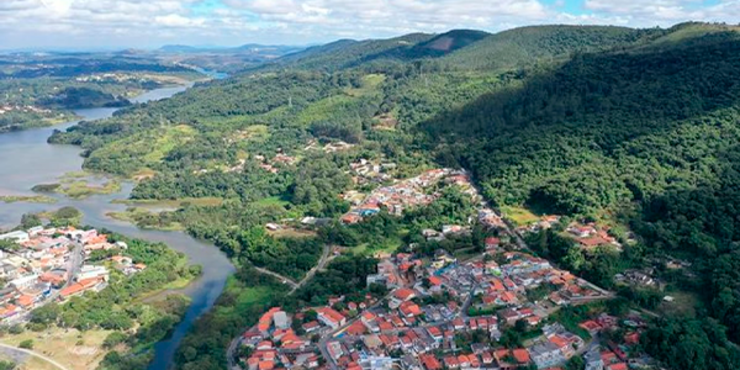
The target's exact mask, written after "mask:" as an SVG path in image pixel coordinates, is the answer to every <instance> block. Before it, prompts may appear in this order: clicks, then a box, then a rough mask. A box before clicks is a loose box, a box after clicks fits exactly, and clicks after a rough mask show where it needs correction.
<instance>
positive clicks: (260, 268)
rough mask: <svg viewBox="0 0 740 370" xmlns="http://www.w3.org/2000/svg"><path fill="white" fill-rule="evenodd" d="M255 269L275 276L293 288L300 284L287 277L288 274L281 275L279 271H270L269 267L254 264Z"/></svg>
mask: <svg viewBox="0 0 740 370" xmlns="http://www.w3.org/2000/svg"><path fill="white" fill-rule="evenodd" d="M254 269H255V270H257V271H259V272H261V273H263V274H265V275H270V276H273V277H275V278H276V279H278V280H280V281H281V282H282V283H283V284H288V285H290V286H291V287H293V288H295V287H297V286H298V283H296V282H295V281H294V280H293V279H291V278H289V277H286V276H283V275H280V274H278V273H277V272H274V271H270V270H268V269H265V268H262V267H257V266H254Z"/></svg>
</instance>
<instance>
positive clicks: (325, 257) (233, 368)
mask: <svg viewBox="0 0 740 370" xmlns="http://www.w3.org/2000/svg"><path fill="white" fill-rule="evenodd" d="M329 252H331V247H329V245H324V247H323V249H322V251H321V258H320V259H319V263H317V264H316V266H314V267H313V268H312V269H311V270H309V271H308V272H307V273H306V276H305V277H303V279H301V281H299V282H295V280H293V279H291V278H289V277H287V276H283V275H280V274H278V273H277V272H274V271H270V270H268V269H265V268H262V267H256V266H255V267H254V269H255V270H257V271H259V272H261V273H263V274H266V275H270V276H272V277H275V278H277V279H278V280H280V281H281V282H282V283H283V284H287V285H290V286H291V287H292V288H291V290H290V292H288V295H291V294H293V293H295V291H296V290H298V289H299V288H300V287H302V286H303V285H304V284H305V283H306V282H308V281H309V280H311V279H312V278H313V276H314V275H316V271H319V270H323V269H324V267H326V264H327V263H329V261H331V258H329ZM244 330H247V329H244ZM240 340H241V335H240V336H238V337H236V338H234V339H232V340H231V343H229V347H228V348H227V349H226V361H227V364H228V367H227V369H229V370H241V367H240V366H239V365H237V364H236V363H235V362H234V351H236V348H237V347H238V346H239V342H240Z"/></svg>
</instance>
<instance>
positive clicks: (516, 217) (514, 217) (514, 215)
mask: <svg viewBox="0 0 740 370" xmlns="http://www.w3.org/2000/svg"><path fill="white" fill-rule="evenodd" d="M501 212H502V213H503V215H504V217H506V218H507V219H509V220H511V221H513V222H514V223H515V224H516V226H525V225H529V224H531V223H533V222H537V221H539V219H540V218H539V217H538V216H537V215H535V214H534V213H532V211H530V210H528V209H525V208H521V207H511V206H504V207H501Z"/></svg>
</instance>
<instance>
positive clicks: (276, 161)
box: [242, 149, 298, 173]
mask: <svg viewBox="0 0 740 370" xmlns="http://www.w3.org/2000/svg"><path fill="white" fill-rule="evenodd" d="M254 159H255V160H256V161H257V162H259V166H260V168H261V169H263V170H265V171H267V172H270V173H278V172H280V169H279V168H278V167H279V166H280V165H288V166H292V165H294V164H296V163H297V162H298V158H296V157H291V156H289V155H286V154H284V153H283V151H282V150H281V149H278V152H277V154H275V156H274V157H272V158H271V159H267V158H266V157H265V156H263V155H255V156H254ZM242 167H243V165H242Z"/></svg>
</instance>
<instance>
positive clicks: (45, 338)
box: [0, 328, 111, 370]
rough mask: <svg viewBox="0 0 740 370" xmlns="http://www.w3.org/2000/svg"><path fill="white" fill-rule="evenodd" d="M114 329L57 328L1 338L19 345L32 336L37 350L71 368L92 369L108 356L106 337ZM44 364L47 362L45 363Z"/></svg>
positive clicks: (35, 369) (31, 363) (36, 369)
mask: <svg viewBox="0 0 740 370" xmlns="http://www.w3.org/2000/svg"><path fill="white" fill-rule="evenodd" d="M110 333H111V331H108V330H88V331H85V332H80V331H78V330H76V329H60V328H53V329H48V330H45V331H42V332H32V331H25V332H23V333H21V334H8V335H5V336H4V337H2V338H0V342H2V343H5V344H9V345H12V346H18V345H19V344H20V343H21V342H22V341H24V340H28V339H31V340H33V342H34V347H33V351H34V352H38V353H40V354H43V355H45V356H48V357H49V358H51V359H53V360H55V361H57V362H59V363H60V364H62V365H64V366H66V367H67V368H68V369H70V370H89V369H95V368H97V366H98V364H99V363H100V361H101V360H102V359H103V357H104V356H105V353H106V351H105V350H104V349H103V340H105V337H107V336H108V334H110ZM44 365H47V366H46V367H43V366H44ZM22 366H26V368H28V369H29V370H30V369H33V370H45V369H47V368H48V369H56V367H53V366H51V365H49V364H47V363H45V362H44V361H42V360H35V361H29V362H28V363H24V364H23V365H22ZM36 366H39V367H36ZM50 366H51V367H50ZM21 369H23V367H21Z"/></svg>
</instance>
